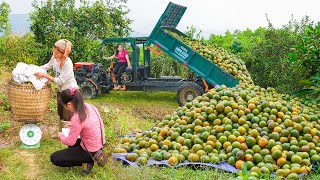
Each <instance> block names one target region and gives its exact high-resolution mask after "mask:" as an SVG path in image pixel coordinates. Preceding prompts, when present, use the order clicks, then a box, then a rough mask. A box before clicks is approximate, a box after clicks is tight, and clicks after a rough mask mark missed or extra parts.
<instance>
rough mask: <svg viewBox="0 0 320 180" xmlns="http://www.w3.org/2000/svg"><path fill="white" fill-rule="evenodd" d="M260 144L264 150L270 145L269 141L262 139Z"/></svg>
mask: <svg viewBox="0 0 320 180" xmlns="http://www.w3.org/2000/svg"><path fill="white" fill-rule="evenodd" d="M258 144H259V146H260V147H262V148H264V147H266V146H267V145H268V139H266V138H264V137H262V138H260V139H259V141H258Z"/></svg>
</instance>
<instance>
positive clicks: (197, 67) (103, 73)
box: [74, 2, 238, 106]
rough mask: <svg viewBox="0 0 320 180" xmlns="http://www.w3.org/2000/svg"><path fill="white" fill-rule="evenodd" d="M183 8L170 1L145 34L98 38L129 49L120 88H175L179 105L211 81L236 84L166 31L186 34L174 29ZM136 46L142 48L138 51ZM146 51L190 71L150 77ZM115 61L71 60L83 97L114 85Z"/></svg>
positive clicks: (107, 43)
mask: <svg viewBox="0 0 320 180" xmlns="http://www.w3.org/2000/svg"><path fill="white" fill-rule="evenodd" d="M185 10H186V7H184V6H180V5H177V4H174V3H171V2H170V3H169V5H168V6H167V8H166V10H165V12H164V13H163V14H162V16H161V17H160V19H159V21H158V22H157V24H156V25H155V27H154V29H153V31H152V32H151V34H150V36H149V37H123V38H106V39H104V40H103V41H102V42H101V46H100V47H101V49H104V48H105V47H108V46H110V45H113V44H117V43H121V44H125V45H127V46H129V47H130V48H131V50H132V52H131V54H130V55H129V56H131V57H130V60H131V64H132V70H131V71H130V70H128V71H126V73H125V74H124V75H123V76H122V78H123V79H122V82H123V86H122V87H121V90H133V91H175V92H177V95H176V97H177V101H178V104H179V105H180V106H182V105H184V104H185V103H187V102H189V101H192V100H193V99H194V98H195V97H197V96H200V95H202V94H203V93H204V92H207V91H209V89H211V88H212V87H214V86H215V85H222V84H224V85H226V86H228V87H233V86H235V85H237V83H238V79H236V78H235V77H233V76H232V75H231V74H229V73H228V72H226V71H224V70H223V69H221V68H220V67H219V66H218V65H216V64H214V63H213V62H211V61H209V60H208V59H206V58H205V57H203V56H202V55H200V54H199V53H198V52H196V51H194V50H193V49H192V48H191V47H189V46H188V45H186V44H185V43H183V42H182V41H180V40H179V39H177V38H175V37H174V36H172V35H171V34H170V33H168V31H173V32H175V33H177V34H179V35H181V36H183V37H186V35H185V34H184V33H182V32H180V31H179V30H177V29H176V26H177V25H178V23H179V21H180V19H181V18H182V16H183V14H184V12H185ZM140 50H142V51H143V52H142V53H140ZM102 52H103V51H102ZM150 52H153V53H155V54H156V55H160V54H161V53H163V52H165V53H167V54H168V55H169V56H170V57H172V58H173V59H175V60H176V61H178V62H179V63H181V64H183V65H184V66H185V67H187V68H188V69H189V70H191V71H192V73H190V75H189V76H188V77H187V78H181V77H171V76H165V77H160V78H154V77H151V73H150V67H151V66H152V60H151V58H150ZM140 54H141V55H140ZM140 56H142V57H140ZM140 58H141V59H140ZM115 63H116V62H112V63H111V64H110V66H109V67H108V68H103V66H102V65H101V64H93V63H87V62H78V63H75V66H74V70H75V71H74V72H75V76H76V79H77V82H78V83H79V86H80V88H81V89H80V90H81V91H82V93H83V96H84V97H85V98H93V97H96V96H97V95H99V94H101V93H107V92H109V91H110V90H112V89H114V88H115V75H114V73H113V67H114V65H115Z"/></svg>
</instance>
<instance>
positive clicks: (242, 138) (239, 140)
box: [237, 136, 246, 143]
mask: <svg viewBox="0 0 320 180" xmlns="http://www.w3.org/2000/svg"><path fill="white" fill-rule="evenodd" d="M237 141H238V142H240V143H244V142H245V141H246V139H245V138H244V137H243V136H238V137H237Z"/></svg>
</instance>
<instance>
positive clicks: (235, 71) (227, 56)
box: [167, 31, 253, 85]
mask: <svg viewBox="0 0 320 180" xmlns="http://www.w3.org/2000/svg"><path fill="white" fill-rule="evenodd" d="M167 32H168V33H169V34H170V35H172V36H173V37H175V38H177V39H179V40H180V41H182V42H183V43H185V44H186V45H188V46H190V47H191V48H192V49H193V50H194V51H196V52H197V53H199V54H200V55H201V56H203V57H205V58H206V59H208V60H209V61H211V62H213V63H215V64H216V65H218V66H219V67H220V68H222V69H223V70H224V71H226V72H228V73H230V74H232V75H233V76H234V77H236V78H237V79H239V83H241V84H243V85H247V84H253V81H252V79H251V76H250V73H249V72H248V70H247V68H246V65H245V63H244V61H243V60H241V59H239V58H237V57H236V56H235V55H234V54H232V53H229V52H228V51H226V50H225V49H223V48H221V47H219V46H217V45H211V44H208V43H206V42H203V41H199V40H195V39H191V38H189V37H183V36H180V35H178V34H177V33H175V32H172V31H167Z"/></svg>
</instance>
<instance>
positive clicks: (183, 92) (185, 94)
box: [177, 82, 204, 106]
mask: <svg viewBox="0 0 320 180" xmlns="http://www.w3.org/2000/svg"><path fill="white" fill-rule="evenodd" d="M203 93H204V91H203V89H202V88H201V87H200V86H199V85H198V84H196V83H193V82H187V83H185V84H182V85H181V86H180V87H179V89H178V91H177V101H178V104H179V105H180V106H183V105H185V104H186V103H187V102H190V101H192V100H193V99H194V98H196V97H197V96H201V95H202V94H203Z"/></svg>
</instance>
